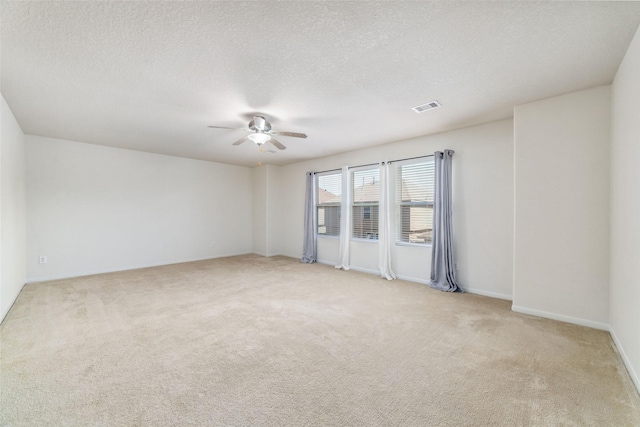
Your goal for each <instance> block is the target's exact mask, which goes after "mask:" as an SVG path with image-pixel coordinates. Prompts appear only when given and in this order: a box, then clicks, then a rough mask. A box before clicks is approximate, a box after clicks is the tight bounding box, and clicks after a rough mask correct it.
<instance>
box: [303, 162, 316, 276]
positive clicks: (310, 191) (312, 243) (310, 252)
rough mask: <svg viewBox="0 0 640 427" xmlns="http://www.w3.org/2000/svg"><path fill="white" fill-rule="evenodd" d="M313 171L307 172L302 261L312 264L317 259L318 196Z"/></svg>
mask: <svg viewBox="0 0 640 427" xmlns="http://www.w3.org/2000/svg"><path fill="white" fill-rule="evenodd" d="M315 189H316V186H315V182H314V175H313V172H308V173H307V190H306V195H305V199H304V243H303V245H302V259H301V260H300V261H302V262H306V263H307V264H311V263H314V262H316V260H317V236H316V196H315Z"/></svg>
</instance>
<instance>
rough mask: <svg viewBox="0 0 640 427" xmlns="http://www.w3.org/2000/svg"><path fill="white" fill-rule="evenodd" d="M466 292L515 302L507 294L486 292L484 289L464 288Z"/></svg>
mask: <svg viewBox="0 0 640 427" xmlns="http://www.w3.org/2000/svg"><path fill="white" fill-rule="evenodd" d="M462 289H463V290H464V291H465V292H469V293H470V294H475V295H482V296H483V297H490V298H497V299H503V300H507V301H513V297H512V296H511V295H507V294H501V293H498V292H491V291H485V290H483V289H474V288H462Z"/></svg>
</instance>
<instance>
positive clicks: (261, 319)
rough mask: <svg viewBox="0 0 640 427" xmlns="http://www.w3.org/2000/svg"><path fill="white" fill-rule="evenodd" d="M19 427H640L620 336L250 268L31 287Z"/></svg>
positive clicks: (364, 283)
mask: <svg viewBox="0 0 640 427" xmlns="http://www.w3.org/2000/svg"><path fill="white" fill-rule="evenodd" d="M0 334H1V335H0V337H1V343H0V345H1V347H0V349H1V350H0V351H1V377H0V386H1V395H0V403H1V405H2V406H1V417H0V423H3V425H6V426H489V425H491V426H561V425H562V426H589V425H593V426H638V425H640V397H639V395H638V393H637V391H636V390H635V388H634V387H633V385H632V383H631V381H630V379H629V377H628V374H627V372H626V371H625V368H624V366H623V364H622V362H621V360H620V358H619V356H618V354H617V353H616V351H615V349H614V347H613V344H612V341H611V339H610V337H609V335H608V334H607V333H605V332H602V331H596V330H591V329H588V328H583V327H579V326H574V325H569V324H565V323H560V322H555V321H550V320H545V319H539V318H535V317H529V316H525V315H520V314H516V313H513V312H511V311H510V303H509V302H507V301H501V300H495V299H491V298H485V297H480V296H477V295H470V294H446V293H442V292H439V291H435V290H432V289H430V288H428V287H427V286H424V285H420V284H415V283H409V282H403V281H400V280H396V281H392V282H387V281H386V280H382V279H380V278H378V277H377V276H373V275H368V274H363V273H357V272H352V271H350V272H344V271H338V270H335V269H334V268H333V267H330V266H325V265H306V264H300V263H299V262H298V261H297V260H294V259H290V258H285V257H275V258H263V257H260V256H255V255H248V256H240V257H231V258H221V259H215V260H209V261H201V262H193V263H186V264H176V265H171V266H164V267H157V268H149V269H143V270H136V271H129V272H122V273H111V274H103V275H97V276H91V277H83V278H76V279H68V280H58V281H52V282H48V283H40V284H32V285H27V286H26V287H25V288H24V290H23V292H22V294H21V295H20V297H19V298H18V301H17V302H16V304H15V305H14V307H13V308H12V310H11V312H10V313H9V315H8V316H7V318H6V320H5V321H4V322H3V324H2V325H1V326H0Z"/></svg>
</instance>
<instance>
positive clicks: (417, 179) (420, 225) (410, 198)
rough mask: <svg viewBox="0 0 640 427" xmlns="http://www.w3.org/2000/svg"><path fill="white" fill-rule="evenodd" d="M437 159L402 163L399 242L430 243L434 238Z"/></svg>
mask: <svg viewBox="0 0 640 427" xmlns="http://www.w3.org/2000/svg"><path fill="white" fill-rule="evenodd" d="M434 180H435V170H434V163H433V158H432V157H431V158H427V159H420V160H418V161H416V160H413V161H408V162H403V163H398V164H397V166H396V209H397V216H396V218H397V221H396V222H397V228H398V235H397V241H398V242H406V243H418V244H420V243H423V244H430V243H431V241H432V239H433V225H432V223H433V192H434Z"/></svg>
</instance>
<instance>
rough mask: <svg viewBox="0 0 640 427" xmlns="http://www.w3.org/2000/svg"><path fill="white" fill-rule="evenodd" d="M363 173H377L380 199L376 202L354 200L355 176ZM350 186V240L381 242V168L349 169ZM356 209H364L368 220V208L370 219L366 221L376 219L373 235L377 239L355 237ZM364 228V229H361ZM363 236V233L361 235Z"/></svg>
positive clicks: (376, 166)
mask: <svg viewBox="0 0 640 427" xmlns="http://www.w3.org/2000/svg"><path fill="white" fill-rule="evenodd" d="M362 171H375V173H376V174H377V175H376V178H374V182H377V183H378V199H377V200H376V201H375V202H368V201H367V202H356V201H355V200H354V196H355V189H356V186H355V184H356V182H355V181H356V180H355V179H354V178H355V174H356V173H358V172H362ZM349 178H350V179H349V186H350V187H351V188H350V189H349V192H350V194H349V199H350V200H349V209H350V217H351V221H350V222H351V224H349V228H350V230H349V239H350V240H354V241H359V242H368V243H378V242H379V240H380V239H379V237H380V228H379V227H380V166H379V165H375V166H372V165H369V166H359V167H354V168H349ZM356 207H362V208H363V209H362V216H363V220H364V219H366V218H365V212H366V208H369V218H368V219H366V220H367V221H372V219H371V218H375V233H372V235H373V234H374V235H375V238H372V237H360V236H355V231H356V221H355V212H354V211H355V209H354V208H356ZM372 207H375V211H374V209H371V208H372ZM361 228H362V227H361ZM361 234H362V233H361Z"/></svg>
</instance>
